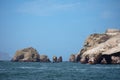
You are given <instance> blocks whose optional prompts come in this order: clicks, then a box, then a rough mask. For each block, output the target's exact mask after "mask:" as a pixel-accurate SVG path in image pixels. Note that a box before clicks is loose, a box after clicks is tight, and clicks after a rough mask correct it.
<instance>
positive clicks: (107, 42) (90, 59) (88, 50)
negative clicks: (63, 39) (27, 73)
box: [11, 29, 120, 64]
mask: <svg viewBox="0 0 120 80" xmlns="http://www.w3.org/2000/svg"><path fill="white" fill-rule="evenodd" d="M62 56H64V55H62ZM62 56H60V57H59V58H58V59H57V57H56V56H53V62H62ZM11 61H13V62H51V61H50V59H49V58H48V56H47V55H39V53H38V52H37V50H36V49H34V48H32V47H28V48H24V49H22V50H17V51H16V53H15V55H14V57H13V58H12V60H11ZM69 61H70V62H81V63H83V64H86V63H89V64H120V30H119V29H108V30H106V32H105V33H102V34H98V33H94V34H91V35H90V36H89V37H88V38H87V39H86V40H85V43H84V47H83V49H81V50H80V52H79V53H78V54H71V55H70V58H69Z"/></svg>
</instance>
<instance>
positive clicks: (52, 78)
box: [0, 61, 120, 80]
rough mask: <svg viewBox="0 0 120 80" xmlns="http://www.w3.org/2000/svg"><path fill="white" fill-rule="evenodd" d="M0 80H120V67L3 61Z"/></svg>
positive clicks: (0, 67)
mask: <svg viewBox="0 0 120 80" xmlns="http://www.w3.org/2000/svg"><path fill="white" fill-rule="evenodd" d="M0 80H120V65H101V64H97V65H90V64H80V63H70V62H62V63H40V62H9V61H3V62H0Z"/></svg>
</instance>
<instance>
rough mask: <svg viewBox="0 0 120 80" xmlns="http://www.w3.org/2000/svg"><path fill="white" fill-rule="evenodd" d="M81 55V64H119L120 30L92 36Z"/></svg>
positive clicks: (110, 30)
mask: <svg viewBox="0 0 120 80" xmlns="http://www.w3.org/2000/svg"><path fill="white" fill-rule="evenodd" d="M79 55H80V62H81V63H89V64H98V63H103V64H111V63H113V64H119V63H120V30H117V29H108V30H107V31H106V33H103V34H92V35H90V36H89V37H88V38H87V40H86V41H85V44H84V48H83V49H82V50H81V51H80V53H79Z"/></svg>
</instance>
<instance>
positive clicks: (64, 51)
mask: <svg viewBox="0 0 120 80" xmlns="http://www.w3.org/2000/svg"><path fill="white" fill-rule="evenodd" d="M108 28H117V29H120V0H0V52H3V53H8V54H9V55H10V57H12V56H13V55H14V54H15V52H16V50H18V49H23V48H25V47H31V46H32V47H34V48H36V49H37V50H38V52H39V53H40V54H46V55H48V57H49V58H50V59H51V57H52V56H53V55H56V56H58V57H59V56H61V55H62V56H63V59H64V60H68V58H69V56H70V54H72V53H77V52H79V51H80V49H81V48H82V46H83V43H84V40H85V39H86V38H87V37H88V35H90V34H92V33H103V32H104V31H105V30H106V29H108ZM0 56H1V55H0ZM2 56H3V55H2ZM4 56H6V57H7V55H4Z"/></svg>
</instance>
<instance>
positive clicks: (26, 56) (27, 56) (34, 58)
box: [11, 47, 50, 62]
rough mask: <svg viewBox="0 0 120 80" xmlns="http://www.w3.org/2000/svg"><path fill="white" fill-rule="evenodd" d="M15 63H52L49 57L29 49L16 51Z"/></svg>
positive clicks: (13, 59)
mask: <svg viewBox="0 0 120 80" xmlns="http://www.w3.org/2000/svg"><path fill="white" fill-rule="evenodd" d="M11 61H13V62H50V60H49V58H48V56H47V55H39V53H38V52H37V50H36V49H34V48H32V47H29V48H24V49H22V50H18V51H16V53H15V55H14V57H13V58H12V60H11Z"/></svg>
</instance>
